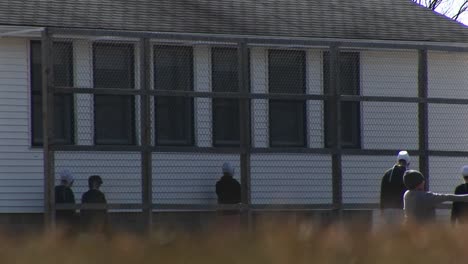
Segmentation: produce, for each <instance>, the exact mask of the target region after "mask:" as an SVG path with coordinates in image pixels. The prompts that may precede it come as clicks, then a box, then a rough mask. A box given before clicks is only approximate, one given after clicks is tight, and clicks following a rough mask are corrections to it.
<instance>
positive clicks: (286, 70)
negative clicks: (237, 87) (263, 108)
mask: <svg viewBox="0 0 468 264" xmlns="http://www.w3.org/2000/svg"><path fill="white" fill-rule="evenodd" d="M268 76H269V77H268V80H269V90H270V93H296V94H303V93H304V92H305V52H303V51H290V50H272V51H270V52H269V60H268ZM269 107H270V145H271V146H272V147H275V146H277V147H304V146H305V145H306V140H305V134H306V133H305V101H293V100H270V106H269Z"/></svg>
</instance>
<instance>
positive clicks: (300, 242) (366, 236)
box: [0, 222, 468, 264]
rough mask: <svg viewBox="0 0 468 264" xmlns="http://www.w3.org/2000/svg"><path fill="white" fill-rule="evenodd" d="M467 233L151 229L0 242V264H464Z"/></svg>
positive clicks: (434, 229) (269, 225)
mask: <svg viewBox="0 0 468 264" xmlns="http://www.w3.org/2000/svg"><path fill="white" fill-rule="evenodd" d="M467 233H468V228H467V227H462V226H458V227H450V226H447V225H441V226H436V225H434V226H426V227H404V228H381V229H380V230H369V229H365V228H360V227H357V226H356V227H353V226H343V225H330V226H326V227H318V226H314V225H311V224H308V223H302V224H297V223H295V224H290V223H287V222H285V223H284V222H283V223H277V222H276V223H273V222H265V223H262V225H259V226H257V228H255V230H254V231H250V232H240V231H239V230H235V229H230V228H223V227H216V228H213V229H212V230H210V231H206V232H183V231H180V230H179V231H177V230H168V229H157V227H156V228H155V231H154V232H153V233H151V234H145V235H141V234H140V235H135V234H128V233H120V234H113V235H112V236H110V237H104V236H95V235H89V234H77V235H75V236H73V237H66V236H64V235H63V234H62V233H60V232H58V231H56V232H49V233H46V234H35V235H31V234H29V235H21V236H12V235H11V234H8V235H6V234H7V233H5V235H2V236H1V238H0V256H1V258H0V259H1V261H2V263H17V264H22V263H28V264H42V263H57V264H59V263H60V264H67V263H76V264H78V263H79V264H85V263H86V264H93V263H100V264H111V263H112V264H120V263H125V264H129V263H167V264H175V263H193V264H198V263H200V264H202V263H203V264H211V263H213V264H230V263H233V264H234V263H239V264H241V263H242V264H246V263H254V264H261V263H265V264H267V263H268V264H275V263H278V264H279V263H281V264H283V263H294V264H300V263H340V264H342V263H353V264H357V263H392V264H394V263H426V264H427V263H466V259H468V258H467V257H468V250H467V248H468V236H467V235H466V234H467Z"/></svg>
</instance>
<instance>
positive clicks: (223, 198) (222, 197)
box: [216, 162, 241, 204]
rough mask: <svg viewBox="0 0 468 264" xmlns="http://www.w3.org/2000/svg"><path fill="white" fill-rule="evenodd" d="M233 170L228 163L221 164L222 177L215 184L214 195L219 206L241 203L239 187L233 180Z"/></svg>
mask: <svg viewBox="0 0 468 264" xmlns="http://www.w3.org/2000/svg"><path fill="white" fill-rule="evenodd" d="M233 176H234V168H233V167H232V166H231V164H230V163H229V162H225V163H224V164H223V176H222V177H221V179H220V180H219V181H218V182H216V195H217V196H218V203H219V204H237V203H240V202H241V186H240V184H239V182H238V181H237V180H236V179H234V178H233Z"/></svg>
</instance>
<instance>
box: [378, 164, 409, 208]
mask: <svg viewBox="0 0 468 264" xmlns="http://www.w3.org/2000/svg"><path fill="white" fill-rule="evenodd" d="M405 171H406V167H405V166H401V165H395V166H393V168H391V169H389V170H388V171H386V172H385V174H384V176H383V178H382V184H381V188H380V209H389V208H393V209H403V196H404V194H405V192H406V190H407V189H406V187H405V184H404V183H403V174H404V173H405Z"/></svg>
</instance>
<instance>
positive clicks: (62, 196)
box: [55, 170, 108, 231]
mask: <svg viewBox="0 0 468 264" xmlns="http://www.w3.org/2000/svg"><path fill="white" fill-rule="evenodd" d="M73 183H74V178H73V175H72V174H71V173H70V171H68V170H63V171H61V172H60V185H58V186H55V203H56V204H57V205H60V204H66V205H70V206H74V205H75V195H74V193H73V190H72V189H71V187H72V186H73ZM102 183H103V181H102V178H101V177H100V176H99V175H92V176H90V177H89V178H88V187H89V190H88V191H87V192H85V193H84V194H83V195H82V196H81V203H82V204H83V205H85V207H86V205H87V204H101V205H106V204H107V201H106V197H105V195H104V193H103V192H101V191H100V190H99V189H100V187H101V185H102ZM78 219H79V223H80V225H81V227H83V228H84V229H86V230H93V231H105V230H106V229H107V222H108V221H107V210H106V209H105V208H83V209H81V210H80V214H79V215H78V214H77V213H76V210H75V209H73V208H70V209H69V208H67V209H60V210H57V211H56V220H57V224H58V225H60V226H61V227H62V228H65V229H68V230H71V229H72V228H73V226H75V225H77V222H78Z"/></svg>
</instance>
